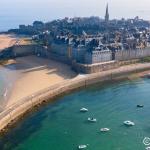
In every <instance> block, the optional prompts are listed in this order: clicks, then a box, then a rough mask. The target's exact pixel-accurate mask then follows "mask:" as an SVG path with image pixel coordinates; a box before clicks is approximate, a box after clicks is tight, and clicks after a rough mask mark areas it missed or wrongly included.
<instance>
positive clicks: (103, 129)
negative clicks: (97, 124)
mask: <svg viewBox="0 0 150 150" xmlns="http://www.w3.org/2000/svg"><path fill="white" fill-rule="evenodd" d="M109 130H110V129H109V128H101V129H100V131H101V132H108V131H109Z"/></svg>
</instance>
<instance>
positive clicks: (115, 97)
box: [0, 79, 150, 150]
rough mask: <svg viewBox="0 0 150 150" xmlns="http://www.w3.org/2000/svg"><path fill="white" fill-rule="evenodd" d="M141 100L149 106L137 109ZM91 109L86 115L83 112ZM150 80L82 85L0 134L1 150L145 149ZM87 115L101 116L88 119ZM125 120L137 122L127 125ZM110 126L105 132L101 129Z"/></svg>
mask: <svg viewBox="0 0 150 150" xmlns="http://www.w3.org/2000/svg"><path fill="white" fill-rule="evenodd" d="M137 104H142V105H144V107H143V108H137V107H136V106H137ZM81 107H87V108H88V109H89V111H88V112H87V113H81V112H80V111H79V110H80V108H81ZM149 116H150V80H149V79H137V80H135V81H123V82H115V83H111V84H104V85H95V86H91V87H89V88H86V89H82V90H79V91H76V92H73V93H71V94H68V95H66V96H63V97H61V98H58V100H57V101H55V102H53V103H51V104H49V105H47V106H43V107H42V108H40V110H38V111H37V112H33V113H31V114H30V115H28V116H27V117H25V118H24V119H23V120H21V121H20V122H19V123H17V125H16V127H15V128H12V129H10V131H9V132H8V134H7V135H5V136H1V137H0V149H1V150H77V146H78V145H81V144H89V146H88V148H87V149H88V150H145V148H146V146H145V145H144V144H143V139H144V138H145V137H150V117H149ZM88 117H94V118H97V122H96V123H89V122H88V121H87V118H88ZM125 120H131V121H133V122H134V123H135V126H132V127H126V126H125V125H123V122H124V121H125ZM105 127H107V128H110V129H111V130H110V131H109V132H107V133H101V132H100V128H105Z"/></svg>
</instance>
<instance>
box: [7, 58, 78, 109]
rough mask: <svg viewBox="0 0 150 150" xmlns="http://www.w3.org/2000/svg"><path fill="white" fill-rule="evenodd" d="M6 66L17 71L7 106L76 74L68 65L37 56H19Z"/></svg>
mask: <svg viewBox="0 0 150 150" xmlns="http://www.w3.org/2000/svg"><path fill="white" fill-rule="evenodd" d="M5 67H6V68H7V69H9V70H11V72H12V73H13V72H15V74H16V73H17V80H16V81H15V83H14V85H13V88H12V91H11V93H10V97H9V100H8V103H7V107H8V106H10V105H11V104H13V103H16V102H17V101H18V100H20V99H21V98H24V97H26V96H28V95H31V94H33V93H35V92H37V91H39V90H42V89H44V88H47V87H49V86H51V85H54V84H56V83H59V82H62V81H64V80H65V79H70V78H73V77H75V76H76V74H75V73H74V72H73V71H72V70H71V68H70V67H69V66H68V65H65V64H62V63H59V62H56V61H53V60H48V59H44V58H38V57H36V56H28V57H22V58H17V59H16V62H14V63H13V64H11V65H7V66H5Z"/></svg>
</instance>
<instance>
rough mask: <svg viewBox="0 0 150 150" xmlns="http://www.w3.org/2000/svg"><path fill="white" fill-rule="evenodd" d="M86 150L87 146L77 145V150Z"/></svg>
mask: <svg viewBox="0 0 150 150" xmlns="http://www.w3.org/2000/svg"><path fill="white" fill-rule="evenodd" d="M86 148H87V145H79V146H78V149H86Z"/></svg>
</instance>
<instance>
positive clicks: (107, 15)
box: [105, 3, 109, 23]
mask: <svg viewBox="0 0 150 150" xmlns="http://www.w3.org/2000/svg"><path fill="white" fill-rule="evenodd" d="M108 21H109V10H108V3H107V6H106V14H105V22H106V23H108Z"/></svg>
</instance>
